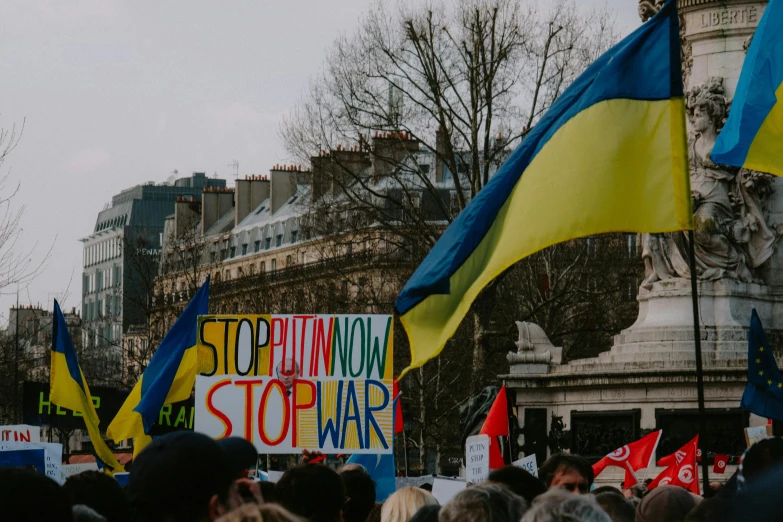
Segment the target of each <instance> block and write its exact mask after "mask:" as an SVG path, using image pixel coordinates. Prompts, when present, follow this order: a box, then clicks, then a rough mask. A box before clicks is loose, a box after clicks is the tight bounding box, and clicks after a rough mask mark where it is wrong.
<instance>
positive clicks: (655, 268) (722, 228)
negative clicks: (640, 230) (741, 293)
mask: <svg viewBox="0 0 783 522" xmlns="http://www.w3.org/2000/svg"><path fill="white" fill-rule="evenodd" d="M687 106H688V116H689V119H690V122H691V127H692V134H691V137H690V140H689V143H688V149H689V150H688V153H689V161H690V176H691V194H692V196H693V214H694V227H695V228H694V236H695V245H694V248H695V251H696V269H697V276H698V278H699V279H702V280H707V281H714V280H718V279H722V278H731V279H736V280H739V281H742V282H745V283H750V282H762V281H760V280H759V278H758V277H757V275H756V274H755V273H754V269H756V268H757V267H759V266H760V265H761V264H762V263H764V262H765V261H766V260H767V259H769V257H770V256H771V255H772V253H773V245H774V243H775V241H776V239H777V235H776V233H775V232H774V231H773V230H772V228H771V227H770V226H769V225H768V224H767V222H766V218H765V215H764V211H765V205H766V203H767V201H768V200H769V197H770V195H771V194H772V190H773V188H772V182H773V178H772V176H771V175H769V174H764V173H761V172H755V171H749V170H747V169H737V168H735V167H729V166H726V165H716V164H715V163H713V162H712V161H711V160H710V153H711V152H712V147H713V146H714V145H715V140H716V138H717V137H718V133H719V132H720V130H721V128H722V127H723V124H724V123H725V121H726V118H727V117H728V110H729V101H728V100H727V98H726V97H725V96H724V90H723V79H722V78H711V79H710V81H709V82H707V83H706V84H702V85H697V86H696V87H694V88H693V89H691V90H690V91H688V93H687ZM642 247H643V251H642V258H643V259H644V262H645V272H646V273H645V280H644V283H642V286H643V287H645V288H650V286H651V285H652V283H654V282H656V281H660V280H667V279H673V278H677V277H683V278H688V277H690V269H689V265H688V248H687V247H688V245H687V238H686V237H685V235H684V234H682V233H679V232H675V233H670V234H653V235H645V236H644V238H643V244H642Z"/></svg>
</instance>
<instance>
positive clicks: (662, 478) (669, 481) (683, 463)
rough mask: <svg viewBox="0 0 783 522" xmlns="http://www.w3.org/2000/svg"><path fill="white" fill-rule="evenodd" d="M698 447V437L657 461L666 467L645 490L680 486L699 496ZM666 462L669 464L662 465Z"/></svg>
mask: <svg viewBox="0 0 783 522" xmlns="http://www.w3.org/2000/svg"><path fill="white" fill-rule="evenodd" d="M698 446H699V436H698V435H696V437H694V439H693V440H691V441H690V442H689V443H687V444H686V445H685V446H683V447H682V448H680V449H678V450H677V451H676V452H674V453H672V454H671V455H667V456H665V457H664V458H662V459H661V460H659V461H658V464H659V465H664V466H665V465H668V467H667V468H666V469H665V470H663V471H662V472H661V473H660V474H659V475H658V476H657V477H655V479H654V480H653V481H652V482H651V483H650V485H649V486H647V489H655V488H657V487H658V486H682V487H684V488H685V489H687V490H689V491H690V492H691V493H695V494H697V495H700V494H701V493H700V491H699V471H698V469H699V468H698V467H697V466H696V451H697V448H698ZM664 462H668V463H669V464H662V463H664Z"/></svg>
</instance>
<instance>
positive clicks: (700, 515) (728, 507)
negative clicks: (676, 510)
mask: <svg viewBox="0 0 783 522" xmlns="http://www.w3.org/2000/svg"><path fill="white" fill-rule="evenodd" d="M733 517H734V502H732V501H730V500H729V499H726V498H723V497H712V498H705V499H704V500H702V501H701V502H700V503H699V505H698V506H696V507H695V508H693V510H692V511H691V512H690V513H688V516H686V517H685V522H729V521H730V520H732V519H733Z"/></svg>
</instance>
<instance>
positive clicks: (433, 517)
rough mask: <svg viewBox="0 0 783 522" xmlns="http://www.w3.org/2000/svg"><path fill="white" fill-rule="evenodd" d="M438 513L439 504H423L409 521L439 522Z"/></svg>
mask: <svg viewBox="0 0 783 522" xmlns="http://www.w3.org/2000/svg"><path fill="white" fill-rule="evenodd" d="M438 513H440V506H439V505H437V504H427V505H426V506H421V507H420V508H419V510H418V511H417V512H416V513H414V514H413V516H412V517H411V519H410V521H409V522H438Z"/></svg>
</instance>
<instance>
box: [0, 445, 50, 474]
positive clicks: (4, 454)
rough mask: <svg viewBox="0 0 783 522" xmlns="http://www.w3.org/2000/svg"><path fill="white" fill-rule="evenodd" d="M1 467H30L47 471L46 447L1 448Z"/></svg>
mask: <svg viewBox="0 0 783 522" xmlns="http://www.w3.org/2000/svg"><path fill="white" fill-rule="evenodd" d="M0 468H28V469H34V470H35V471H37V472H38V473H42V474H45V473H46V450H45V449H41V448H38V449H22V450H5V451H2V450H0Z"/></svg>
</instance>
